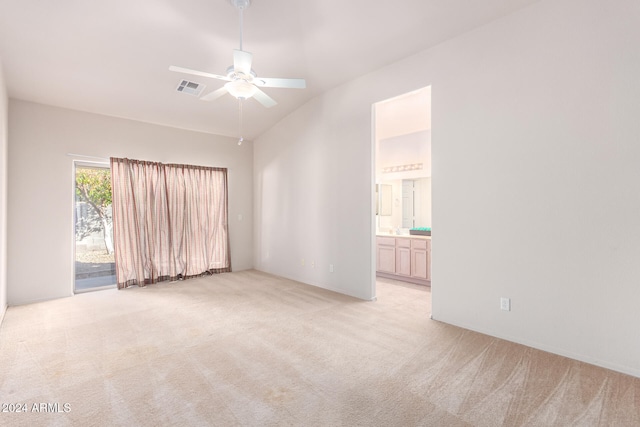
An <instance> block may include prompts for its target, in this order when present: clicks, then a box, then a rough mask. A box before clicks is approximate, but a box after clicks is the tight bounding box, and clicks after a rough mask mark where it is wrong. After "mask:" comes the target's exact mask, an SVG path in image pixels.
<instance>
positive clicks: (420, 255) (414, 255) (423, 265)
mask: <svg viewBox="0 0 640 427" xmlns="http://www.w3.org/2000/svg"><path fill="white" fill-rule="evenodd" d="M411 276H412V277H416V278H419V279H427V280H430V279H431V278H430V277H429V252H427V251H426V250H423V249H412V250H411Z"/></svg>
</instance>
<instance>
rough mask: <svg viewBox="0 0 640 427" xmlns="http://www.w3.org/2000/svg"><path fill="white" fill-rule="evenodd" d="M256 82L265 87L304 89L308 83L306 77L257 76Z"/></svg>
mask: <svg viewBox="0 0 640 427" xmlns="http://www.w3.org/2000/svg"><path fill="white" fill-rule="evenodd" d="M252 83H254V84H256V85H258V86H263V87H283V88H288V89H304V88H306V87H307V83H306V82H305V81H304V79H278V78H274V77H256V78H255V79H253V82H252Z"/></svg>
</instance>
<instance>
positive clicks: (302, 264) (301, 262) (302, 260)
mask: <svg viewBox="0 0 640 427" xmlns="http://www.w3.org/2000/svg"><path fill="white" fill-rule="evenodd" d="M300 265H301V266H303V267H304V258H302V259H301V260H300Z"/></svg>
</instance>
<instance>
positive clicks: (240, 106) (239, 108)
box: [238, 98, 244, 145]
mask: <svg viewBox="0 0 640 427" xmlns="http://www.w3.org/2000/svg"><path fill="white" fill-rule="evenodd" d="M242 101H243V99H242V98H238V117H239V119H238V121H239V125H238V128H239V132H238V133H239V134H240V139H239V140H238V145H242V141H244V138H243V137H242Z"/></svg>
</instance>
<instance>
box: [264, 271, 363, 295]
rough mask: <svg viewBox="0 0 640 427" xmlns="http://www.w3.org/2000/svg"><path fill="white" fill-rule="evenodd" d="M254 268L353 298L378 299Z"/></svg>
mask: <svg viewBox="0 0 640 427" xmlns="http://www.w3.org/2000/svg"><path fill="white" fill-rule="evenodd" d="M254 270H256V271H260V272H261V273H266V274H270V275H272V276H277V277H282V278H284V279H289V280H293V281H296V282H300V283H304V284H305V285H309V286H315V287H316V288H321V289H326V290H327V291H331V292H335V293H338V294H342V295H347V296H350V297H353V298H357V299H359V300H363V301H376V297H375V296H374V297H373V298H370V299H369V298H362V296H360V295H355V294H352V293H350V292H345V291H344V290H342V289H336V288H333V287H331V286H326V285H325V284H320V283H316V282H312V281H307V280H306V279H301V278H299V277H294V276H289V275H285V274H278V273H273V272H271V271H265V270H260V269H258V268H254Z"/></svg>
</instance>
